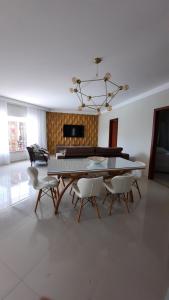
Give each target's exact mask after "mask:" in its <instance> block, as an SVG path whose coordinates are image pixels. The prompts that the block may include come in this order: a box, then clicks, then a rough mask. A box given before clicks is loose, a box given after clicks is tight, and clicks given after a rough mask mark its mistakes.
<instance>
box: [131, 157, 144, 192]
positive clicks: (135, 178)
mask: <svg viewBox="0 0 169 300" xmlns="http://www.w3.org/2000/svg"><path fill="white" fill-rule="evenodd" d="M135 162H136V163H138V164H139V165H140V167H144V168H145V166H146V165H145V163H143V162H141V161H135ZM130 174H132V176H133V186H134V187H135V188H136V189H137V191H138V193H139V196H140V198H141V191H140V187H139V184H138V181H139V180H140V179H141V177H142V175H143V170H142V169H138V170H133V171H131V173H130Z"/></svg>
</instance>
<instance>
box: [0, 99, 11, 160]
mask: <svg viewBox="0 0 169 300" xmlns="http://www.w3.org/2000/svg"><path fill="white" fill-rule="evenodd" d="M0 138H1V141H0V165H4V164H9V162H10V156H9V141H8V112H7V102H6V101H5V100H2V99H0Z"/></svg>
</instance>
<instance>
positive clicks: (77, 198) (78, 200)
mask: <svg viewBox="0 0 169 300" xmlns="http://www.w3.org/2000/svg"><path fill="white" fill-rule="evenodd" d="M78 201H79V197H77V199H76V202H75V204H74V208H76V205H77V202H78Z"/></svg>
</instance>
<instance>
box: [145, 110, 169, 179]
mask: <svg viewBox="0 0 169 300" xmlns="http://www.w3.org/2000/svg"><path fill="white" fill-rule="evenodd" d="M163 110H169V106H164V107H160V108H156V109H154V115H153V127H152V138H151V148H150V161H149V171H148V179H153V178H154V169H155V156H156V148H157V137H158V126H159V113H160V111H163Z"/></svg>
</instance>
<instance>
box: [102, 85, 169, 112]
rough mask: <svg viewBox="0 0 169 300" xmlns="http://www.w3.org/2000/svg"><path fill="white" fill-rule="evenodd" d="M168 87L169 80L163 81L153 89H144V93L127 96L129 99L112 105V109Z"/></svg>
mask: <svg viewBox="0 0 169 300" xmlns="http://www.w3.org/2000/svg"><path fill="white" fill-rule="evenodd" d="M168 89H169V82H166V83H164V84H162V85H159V86H158V87H156V88H154V89H151V90H148V91H146V92H144V93H141V94H139V95H137V96H134V97H132V98H129V99H127V100H125V101H124V102H122V103H119V104H116V105H114V106H113V109H116V108H120V107H123V106H126V105H128V104H131V103H133V102H136V101H141V100H142V99H145V98H147V97H150V96H152V95H155V94H158V93H160V92H163V91H166V90H168ZM102 113H108V112H107V111H103V112H102Z"/></svg>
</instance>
